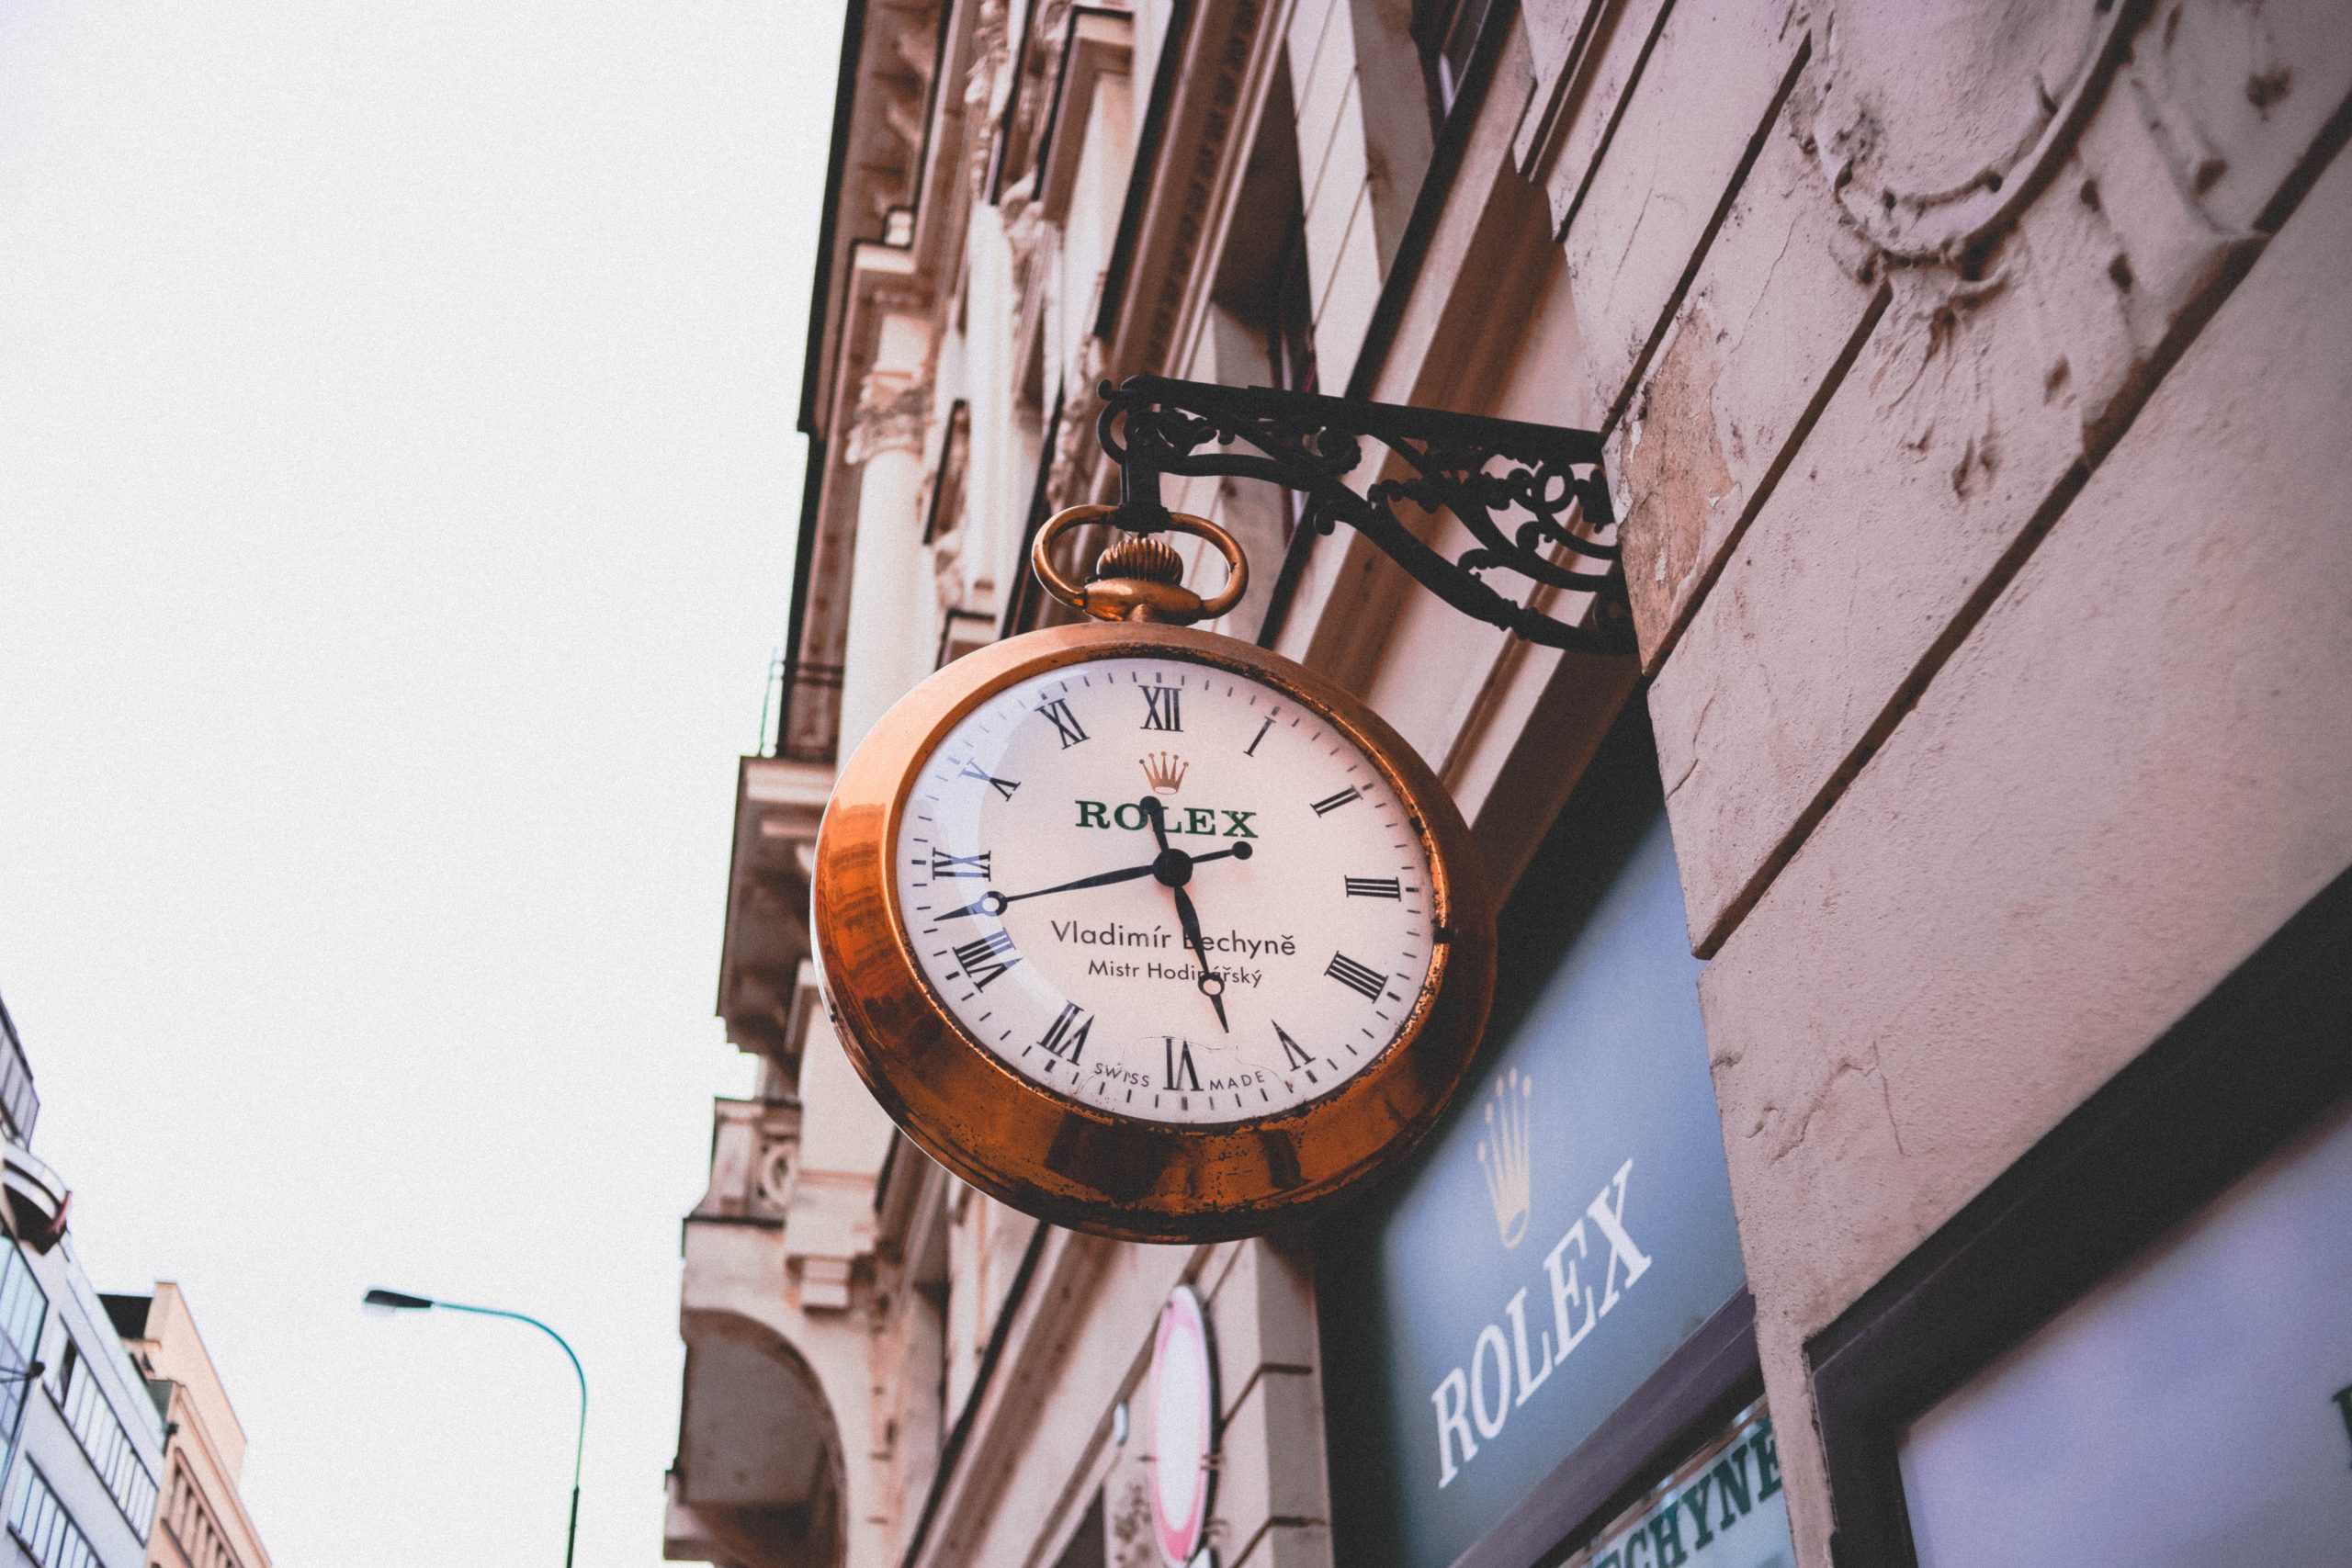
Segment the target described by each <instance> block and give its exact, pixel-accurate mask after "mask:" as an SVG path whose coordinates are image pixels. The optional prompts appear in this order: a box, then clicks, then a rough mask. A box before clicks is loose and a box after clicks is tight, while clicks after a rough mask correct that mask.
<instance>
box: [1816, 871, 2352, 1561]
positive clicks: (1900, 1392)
mask: <svg viewBox="0 0 2352 1568" xmlns="http://www.w3.org/2000/svg"><path fill="white" fill-rule="evenodd" d="M2347 1098H2352V871H2346V872H2345V873H2343V874H2339V875H2338V876H2337V877H2336V878H2335V881H2334V882H2332V883H2330V884H2329V885H2328V886H2327V887H2326V888H2325V889H2324V891H2322V892H2321V893H2320V894H2319V895H2318V896H2317V897H2314V898H2312V900H2311V902H2310V903H2308V904H2306V905H2305V906H2304V907H2303V908H2302V909H2301V911H2299V912H2298V913H2297V914H2296V915H2295V916H2294V918H2293V919H2290V920H2289V921H2288V922H2287V923H2286V924H2285V925H2284V926H2282V927H2281V928H2279V930H2278V932H2277V933H2276V934H2275V935H2273V936H2272V937H2271V938H2270V939H2269V940H2268V941H2267V942H2265V943H2264V944H2263V945H2262V946H2261V947H2260V948H2259V949H2258V950H2256V953H2254V955H2253V956H2252V957H2250V958H2248V959H2247V960H2246V961H2245V963H2244V964H2241V965H2240V966H2239V967H2238V969H2237V970H2236V971H2235V972H2234V973H2233V974H2232V975H2231V976H2229V978H2227V979H2226V980H2224V981H2222V983H2221V985H2219V986H2218V987H2215V988H2214V989H2213V990H2212V991H2211V993H2210V994H2209V995H2207V997H2206V998H2204V999H2203V1000H2202V1001H2200V1002H2199V1003H2198V1005H2197V1006H2196V1007H2194V1008H2192V1009H2191V1010H2189V1011H2188V1013H2187V1014H2185V1015H2184V1016H2183V1017H2182V1018H2181V1020H2180V1021H2178V1022H2177V1023H2176V1024H2175V1025H2174V1026H2173V1027H2172V1028H2171V1029H2170V1030H2168V1031H2166V1032H2165V1034H2164V1035H2163V1036H2162V1037H2160V1038H2159V1039H2158V1040H2157V1041H2156V1043H2154V1044H2153V1045H2151V1046H2149V1047H2148V1049H2147V1050H2146V1051H2144V1052H2143V1053H2142V1054H2141V1055H2140V1056H2139V1057H2138V1058H2137V1059H2136V1060H2134V1061H2133V1062H2132V1063H2131V1065H2130V1066H2127V1067H2125V1068H2124V1069H2123V1070H2122V1071H2121V1072H2120V1073H2118V1074H2117V1075H2116V1076H2115V1077H2113V1078H2112V1079H2110V1080H2109V1082H2108V1083H2107V1084H2106V1085H2105V1086H2104V1087H2103V1088H2101V1089H2099V1090H2098V1092H2096V1093H2095V1094H2093V1095H2092V1096H2091V1097H2090V1099H2089V1100H2086V1101H2085V1102H2084V1103H2083V1104H2082V1105H2081V1106H2080V1107H2079V1108H2077V1109H2076V1110H2075V1111H2074V1112H2073V1113H2072V1114H2071V1115H2069V1116H2068V1117H2067V1118H2066V1119H2065V1120H2064V1121H2063V1122H2060V1123H2059V1124H2058V1125H2057V1127H2055V1128H2054V1129H2052V1131H2051V1132H2050V1133H2049V1134H2047V1135H2046V1136H2044V1137H2043V1138H2042V1139H2041V1142H2040V1143H2038V1144H2036V1145H2034V1146H2033V1148H2032V1149H2030V1151H2028V1153H2027V1154H2026V1155H2025V1156H2023V1157H2022V1158H2020V1159H2019V1160H2018V1162H2017V1163H2016V1164H2015V1165H2013V1166H2011V1167H2010V1168H2009V1169H2008V1170H2007V1171H2006V1172H2005V1173H2003V1174H2002V1175H2001V1176H2000V1177H1998V1178H1997V1179H1995V1180H1994V1182H1993V1183H1992V1185H1991V1186H1989V1187H1987V1188H1986V1189H1985V1191H1984V1192H1983V1193H1981V1194H1980V1195H1978V1196H1977V1197H1976V1198H1975V1199H1974V1200H1973V1201H1971V1202H1970V1203H1969V1204H1968V1205H1967V1206H1966V1207H1965V1208H1963V1209H1962V1210H1961V1212H1960V1213H1958V1214H1956V1215H1954V1216H1953V1217H1952V1219H1951V1220H1950V1221H1949V1222H1947V1223H1946V1224H1944V1226H1943V1227H1942V1228H1941V1229H1939V1231H1937V1232H1936V1234H1935V1235H1932V1236H1930V1237H1929V1238H1928V1240H1927V1241H1926V1242H1924V1243H1922V1244H1921V1245H1920V1246H1919V1247H1918V1248H1917V1250H1915V1251H1914V1252H1913V1253H1912V1254H1911V1256H1910V1257H1908V1258H1905V1260H1904V1261H1903V1262H1902V1263H1901V1264H1899V1265H1897V1266H1896V1267H1895V1269H1893V1270H1892V1271H1891V1272H1890V1273H1889V1274H1888V1275H1887V1277H1886V1278H1885V1279H1883V1280H1881V1281H1880V1282H1879V1283H1878V1284H1876V1285H1874V1286H1873V1287H1871V1290H1869V1291H1868V1292H1864V1294H1863V1295H1862V1297H1861V1298H1860V1300H1859V1301H1857V1302H1856V1303H1854V1305H1853V1306H1851V1307H1849V1309H1848V1310H1847V1311H1846V1312H1845V1313H1844V1314H1841V1315H1840V1316H1839V1317H1838V1321H1837V1322H1836V1323H1834V1324H1832V1325H1830V1326H1829V1327H1828V1328H1827V1329H1826V1330H1824V1331H1823V1332H1822V1333H1821V1334H1819V1335H1817V1336H1816V1337H1815V1338H1814V1339H1813V1340H1812V1341H1810V1342H1809V1343H1808V1344H1807V1346H1806V1354H1807V1359H1808V1362H1809V1369H1810V1375H1811V1380H1812V1384H1813V1393H1814V1402H1815V1415H1816V1419H1817V1424H1818V1427H1819V1430H1820V1435H1821V1440H1822V1445H1823V1450H1824V1457H1825V1460H1826V1464H1827V1469H1828V1475H1829V1490H1830V1504H1831V1508H1832V1511H1833V1514H1834V1517H1835V1528H1834V1529H1833V1530H1832V1532H1831V1536H1830V1560H1831V1561H1832V1562H1834V1563H1836V1564H1837V1565H1838V1568H1918V1556H1917V1549H1916V1547H1915V1545H1914V1543H1913V1540H1912V1535H1911V1521H1910V1512H1909V1507H1908V1506H1907V1504H1906V1502H1905V1495H1904V1489H1903V1474H1902V1470H1901V1464H1900V1459H1899V1454H1900V1445H1901V1442H1902V1438H1903V1434H1904V1433H1905V1430H1907V1428H1908V1427H1909V1426H1910V1425H1911V1423H1912V1422H1913V1421H1915V1420H1916V1419H1917V1418H1918V1417H1919V1416H1923V1415H1925V1414H1926V1413H1927V1412H1928V1410H1930V1409H1932V1408H1933V1407H1934V1406H1935V1405H1936V1404H1938V1403H1939V1401H1941V1400H1942V1399H1943V1398H1944V1397H1945V1396H1946V1395H1948V1394H1951V1393H1954V1392H1956V1391H1957V1390H1959V1389H1961V1388H1962V1387H1964V1386H1965V1385H1966V1384H1967V1383H1968V1382H1970V1381H1971V1380H1972V1379H1973V1378H1974V1377H1975V1376H1976V1375H1977V1374H1978V1373H1979V1372H1982V1371H1985V1369H1986V1368H1988V1367H1990V1366H1991V1365H1992V1364H1993V1363H1994V1362H1995V1361H1996V1360H1998V1359H2000V1358H2001V1357H2003V1356H2005V1355H2007V1353H2008V1352H2009V1351H2010V1350H2012V1349H2014V1348H2016V1347H2017V1346H2018V1345H2019V1344H2021V1343H2023V1342H2024V1341H2025V1340H2026V1339H2027V1338H2028V1337H2030V1336H2031V1335H2033V1334H2034V1333H2035V1332H2036V1331H2037V1330H2039V1329H2040V1328H2041V1327H2042V1326H2043V1325H2045V1324H2047V1323H2049V1322H2050V1321H2051V1320H2052V1319H2053V1318H2055V1317H2057V1316H2058V1315H2059V1314H2061V1313H2063V1312H2064V1311H2065V1310H2066V1309H2067V1308H2068V1307H2070V1306H2072V1305H2073V1304H2074V1303H2075V1302H2077V1301H2079V1300H2081V1299H2082V1298H2083V1297H2084V1296H2085V1295H2086V1293H2088V1292H2090V1291H2092V1290H2094V1289H2096V1288H2097V1287H2098V1286H2099V1285H2100V1284H2102V1283H2103V1282H2105V1281H2106V1280H2109V1279H2110V1278H2112V1277H2113V1276H2114V1275H2116V1274H2117V1273H2118V1272H2119V1271H2120V1270H2121V1269H2124V1268H2126V1267H2128V1266H2129V1265H2131V1263H2132V1262H2134V1261H2136V1260H2137V1259H2139V1258H2142V1257H2143V1256H2144V1255H2145V1254H2146V1253H2147V1251H2148V1250H2149V1249H2150V1248H2151V1247H2153V1246H2154V1245H2155V1244H2156V1243H2158V1242H2159V1241H2161V1240H2162V1239H2164V1238H2165V1236H2166V1235H2168V1234H2169V1233H2171V1232H2172V1231H2174V1230H2175V1229H2176V1228H2177V1227H2178V1226H2179V1225H2181V1224H2184V1223H2185V1222H2187V1221H2188V1220H2189V1219H2191V1218H2192V1217H2194V1216H2195V1215H2196V1214H2197V1213H2199V1212H2200V1211H2202V1210H2203V1209H2204V1208H2205V1207H2206V1206H2207V1205H2208V1204H2209V1203H2211V1201H2213V1200H2215V1199H2217V1198H2219V1197H2221V1196H2222V1194H2223V1193H2224V1192H2226V1191H2227V1190H2229V1189H2230V1188H2231V1187H2233V1185H2235V1184H2236V1183H2237V1182H2238V1181H2239V1180H2240V1179H2243V1178H2245V1176H2246V1175H2248V1174H2249V1173H2251V1172H2252V1171H2254V1170H2255V1169H2256V1168H2258V1167H2259V1166H2260V1165H2261V1164H2262V1163H2263V1162H2264V1161H2265V1160H2267V1159H2268V1158H2269V1157H2270V1156H2273V1155H2274V1154H2276V1153H2278V1151H2279V1150H2281V1149H2282V1148H2284V1147H2285V1146H2286V1145H2289V1144H2290V1143H2291V1142H2292V1141H2293V1140H2294V1139H2295V1138H2296V1137H2297V1136H2299V1135H2301V1134H2303V1133H2304V1132H2306V1131H2308V1130H2309V1129H2310V1128H2312V1126H2314V1125H2316V1124H2317V1123H2318V1122H2320V1121H2321V1120H2323V1119H2324V1117H2326V1116H2328V1115H2330V1114H2333V1113H2335V1111H2337V1110H2338V1109H2339V1108H2340V1107H2341V1106H2342V1105H2343V1104H2344V1102H2345V1100H2346V1099H2347Z"/></svg>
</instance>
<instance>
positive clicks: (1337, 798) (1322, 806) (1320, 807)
mask: <svg viewBox="0 0 2352 1568" xmlns="http://www.w3.org/2000/svg"><path fill="white" fill-rule="evenodd" d="M1362 793H1363V792H1362V791H1361V790H1359V789H1357V788H1356V786H1355V785H1353V784H1350V785H1349V786H1348V787H1347V788H1345V789H1343V790H1341V791H1340V793H1339V794H1337V795H1325V796H1324V797H1323V798H1322V799H1320V800H1318V801H1317V802H1316V803H1315V815H1316V816H1317V817H1329V815H1331V813H1332V812H1334V811H1337V810H1338V809H1340V807H1342V806H1345V805H1346V804H1347V803H1348V802H1350V801H1351V800H1353V799H1355V798H1356V797H1357V796H1358V795H1361V794H1362Z"/></svg>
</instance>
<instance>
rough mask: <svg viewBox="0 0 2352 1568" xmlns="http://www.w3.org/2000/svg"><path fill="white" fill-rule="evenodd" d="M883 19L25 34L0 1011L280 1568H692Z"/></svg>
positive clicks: (261, 24) (73, 13) (87, 1251)
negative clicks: (850, 138) (854, 157)
mask: <svg viewBox="0 0 2352 1568" xmlns="http://www.w3.org/2000/svg"><path fill="white" fill-rule="evenodd" d="M837 12H838V6H836V5H833V4H829V3H826V0H650V3H649V0H634V3H627V4H623V3H614V0H547V3H544V4H539V5H529V4H522V3H519V0H279V3H277V4H259V3H242V4H241V3H235V0H184V3H170V0H153V3H149V4H125V3H107V0H40V3H33V0H0V995H5V996H6V999H7V1002H8V1005H9V1007H10V1009H11V1010H12V1011H13V1012H14V1014H15V1016H16V1019H17V1025H18V1027H19V1029H20V1030H21V1032H23V1035H24V1037H25V1043H26V1046H27V1049H28V1053H29V1055H30V1056H31V1059H32V1064H33V1068H34V1071H35V1074H36V1075H37V1077H38V1079H39V1083H40V1092H41V1096H42V1115H41V1122H40V1131H39V1134H38V1136H37V1138H36V1140H35V1145H34V1146H35V1151H36V1152H37V1153H38V1154H40V1156H42V1157H43V1158H45V1159H46V1160H48V1161H49V1162H50V1163H51V1164H52V1165H53V1166H55V1167H56V1168H58V1169H59V1171H60V1172H61V1173H62V1175H63V1176H64V1178H65V1179H66V1180H67V1182H68V1183H69V1184H70V1185H71V1186H72V1187H73V1189H74V1235H75V1237H76V1242H77V1245H78V1246H79V1247H80V1249H81V1253H82V1257H83V1258H84V1260H85V1263H86V1264H87V1266H88V1267H89V1269H90V1270H91V1272H92V1273H93V1274H94V1276H95V1277H96V1280H97V1282H98V1284H99V1286H100V1288H102V1289H106V1290H116V1291H137V1290H143V1289H146V1288H147V1287H148V1284H149V1282H150V1281H152V1280H156V1279H170V1280H178V1281H179V1282H180V1283H181V1285H182V1286H183V1287H184V1288H185V1289H186V1290H187V1294H188V1298H189V1300H190V1302H191V1303H192V1304H193V1306H194V1308H195V1311H196V1313H197V1316H198V1323H199V1325H201V1327H202V1329H203V1331H204V1333H205V1336H206V1337H207V1339H208V1341H209V1345H210V1347H211V1349H212V1353H213V1357H214V1359H215V1360H216V1361H217V1362H218V1364H219V1366H220V1371H221V1372H222V1374H223V1376H224V1377H225V1379H226V1381H227V1382H228V1385H229V1390H230V1393H231V1395H232V1398H233V1399H234V1401H235V1403H236V1405H237V1409H238V1413H239V1414H240V1416H242V1417H243V1422H244V1426H245V1428H246V1431H247V1434H248V1436H249V1438H250V1441H251V1445H252V1447H251V1453H250V1457H249V1459H248V1461H247V1465H246V1471H245V1495H246V1497H247V1500H248V1502H249V1504H250V1505H251V1507H252V1509H253V1512H254V1517H255V1518H256V1520H257V1521H258V1523H259V1525H260V1527H261V1529H262V1532H263V1536H264V1539H265V1540H266V1542H267V1544H268V1546H269V1548H270V1550H271V1551H272V1553H273V1554H274V1556H275V1558H276V1560H277V1562H278V1563H279V1564H281V1565H282V1568H340V1565H345V1564H352V1565H356V1564H362V1563H366V1564H384V1563H433V1564H476V1563H479V1564H484V1565H490V1564H495V1565H498V1568H510V1565H513V1564H529V1563H540V1562H543V1563H548V1564H554V1563H556V1562H559V1561H560V1552H561V1549H562V1534H563V1523H564V1509H565V1505H566V1500H567V1497H566V1495H567V1489H568V1483H569V1471H570V1465H571V1422H572V1398H573V1395H572V1388H571V1373H570V1371H568V1369H567V1368H566V1367H565V1366H564V1364H563V1362H562V1359H561V1357H560V1354H559V1353H558V1352H557V1351H556V1349H555V1348H554V1347H552V1346H551V1345H548V1344H547V1343H546V1342H545V1341H543V1340H541V1339H539V1338H538V1337H537V1336H536V1335H533V1334H532V1333H531V1332H530V1331H529V1330H527V1329H526V1328H523V1327H520V1326H519V1325H509V1324H503V1323H497V1322H492V1321H484V1320H478V1319H469V1318H462V1317H455V1316H451V1315H449V1314H424V1315H414V1314H412V1315H408V1316H403V1317H400V1318H397V1319H392V1320H389V1321H388V1320H384V1319H380V1318H374V1317H369V1316H366V1315H364V1314H362V1313H361V1312H360V1311H359V1308H358V1300H359V1296H360V1293H361V1292H362V1291H363V1290H364V1289H365V1288H366V1287H368V1286H369V1285H374V1284H383V1285H390V1286H393V1287H397V1288H401V1289H405V1290H410V1291H415V1292H424V1293H427V1294H438V1295H443V1296H446V1297H448V1298H451V1299H455V1300H460V1301H473V1302H481V1303H488V1304H491V1305H497V1306H506V1307H512V1308H515V1309H517V1310H520V1311H524V1312H528V1313H532V1314H537V1315H539V1316H542V1317H544V1318H546V1319H547V1320H548V1322H549V1323H551V1324H553V1325H556V1326H557V1327H558V1328H560V1329H561V1330H562V1331H563V1332H564V1333H565V1334H566V1335H567V1336H569V1337H571V1340H572V1342H573V1344H574V1345H576V1346H577V1347H578V1348H579V1351H580V1354H581V1356H582V1359H583V1360H584V1361H585V1362H586V1364H587V1370H588V1378H589V1386H590V1393H591V1396H592V1405H591V1409H590V1415H589V1427H588V1468H587V1496H586V1502H585V1505H584V1506H583V1510H582V1519H581V1551H580V1562H582V1564H583V1568H585V1565H595V1568H606V1565H619V1564H627V1565H628V1568H651V1565H652V1564H654V1563H656V1562H659V1561H660V1558H661V1518H662V1471H663V1469H664V1468H665V1466H666V1465H667V1463H668V1461H669V1459H670V1456H671V1454H672V1453H673V1448H674V1444H675V1441H676V1421H677V1415H676V1410H677V1397H678V1365H679V1359H680V1349H679V1345H678V1338H677V1268H678V1263H677V1252H678V1221H679V1217H680V1215H681V1214H682V1213H684V1211H685V1210H686V1209H687V1208H688V1207H690V1206H691V1205H692V1203H693V1202H694V1201H695V1197H696V1196H697V1194H698V1193H699V1191H700V1190H701V1184H702V1179H703V1177H704V1174H705V1170H706V1162H707V1156H708V1145H709V1135H710V1117H709V1100H710V1097H711V1096H712V1095H713V1094H719V1093H741V1092H743V1091H744V1090H745V1089H748V1088H749V1085H750V1081H751V1074H750V1069H749V1063H748V1060H747V1059H745V1058H742V1057H741V1056H739V1055H737V1054H736V1053H735V1052H734V1051H733V1050H732V1049H731V1048H729V1047H728V1046H727V1045H726V1044H725V1043H724V1042H723V1039H722V1037H721V1034H720V1030H719V1026H718V1022H717V1021H716V1020H715V1019H713V1018H712V1016H711V1010H712V1004H713V998H714V993H715V988H716V984H717V974H718V940H719V930H720V922H721V919H722V917H723V914H724V890H725V882H726V874H727V857H728V845H729V818H730V812H731V806H732V799H733V789H734V774H735V758H736V756H737V755H738V754H739V753H741V752H742V751H745V750H751V749H752V747H753V745H754V744H755V737H756V732H757V728H758V725H759V719H760V707H761V696H762V687H763V675H764V671H765V667H766V663H767V660H768V658H769V656H770V654H771V652H772V651H773V650H774V649H775V644H776V642H777V641H778V639H779V637H780V635H781V631H782V627H783V623H784V618H785V612H786V578H787V574H788V572H789V569H790V546H791V537H792V529H793V526H794V524H795V521H796V518H797V479H798V473H799V468H800V463H801V447H800V441H799V438H798V436H797V434H794V433H793V431H792V418H793V413H794V411H795V400H796V398H797V388H798V380H799V366H800V358H799V345H800V336H801V330H802V326H803V323H804V322H805V320H806V316H807V311H808V299H809V268H810V263H811V259H812V254H813V251H814V245H815V231H816V222H817V217H818V209H819V206H820V199H821V189H822V184H823V177H824V158H825V149H826V141H827V136H828V134H829V130H830V115H831V93H832V85H833V73H834V69H835V62H836V57H837V48H838V40H837V33H838V28H839V18H838V15H837Z"/></svg>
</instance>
